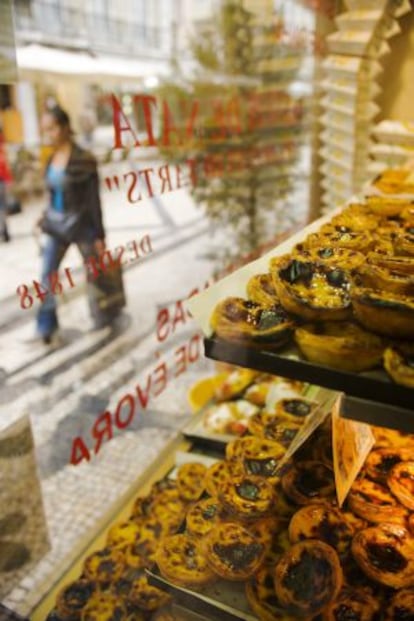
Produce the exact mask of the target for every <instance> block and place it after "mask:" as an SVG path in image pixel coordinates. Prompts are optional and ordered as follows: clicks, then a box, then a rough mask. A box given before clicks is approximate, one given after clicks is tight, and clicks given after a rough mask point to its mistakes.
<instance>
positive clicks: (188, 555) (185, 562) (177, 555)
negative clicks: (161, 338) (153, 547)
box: [156, 534, 215, 587]
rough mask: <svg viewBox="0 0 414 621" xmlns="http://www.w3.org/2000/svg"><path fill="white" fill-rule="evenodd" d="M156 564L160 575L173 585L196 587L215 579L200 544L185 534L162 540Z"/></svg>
mask: <svg viewBox="0 0 414 621" xmlns="http://www.w3.org/2000/svg"><path fill="white" fill-rule="evenodd" d="M156 562H157V565H158V567H159V570H160V572H161V575H163V576H164V577H165V578H166V579H167V580H169V581H170V582H172V583H173V584H178V585H180V586H184V587H187V586H188V587H197V586H203V585H205V584H209V583H211V582H212V581H214V579H215V574H214V573H213V572H212V570H211V569H210V567H209V564H208V563H207V558H206V555H205V553H204V552H203V550H202V548H201V544H200V542H199V541H197V540H196V539H193V538H192V537H190V536H189V535H186V534H178V535H171V536H169V537H165V538H164V539H162V540H161V542H160V546H159V548H158V551H157V555H156Z"/></svg>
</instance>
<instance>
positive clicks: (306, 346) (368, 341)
mask: <svg viewBox="0 0 414 621" xmlns="http://www.w3.org/2000/svg"><path fill="white" fill-rule="evenodd" d="M295 341H296V343H297V345H298V346H299V349H300V350H301V352H302V354H303V355H304V356H305V358H306V359H307V360H310V361H311V362H316V363H317V364H322V365H326V366H329V367H333V368H335V369H341V370H343V371H355V372H359V371H366V370H368V369H372V368H373V367H376V366H378V365H380V364H381V362H382V354H383V351H384V347H385V345H384V341H383V339H381V338H380V337H379V336H376V335H375V334H372V333H370V332H367V331H366V330H363V329H362V328H361V327H360V326H358V325H357V324H356V323H353V322H351V321H341V322H339V321H325V322H322V323H312V324H305V325H304V326H301V327H300V328H297V329H296V330H295Z"/></svg>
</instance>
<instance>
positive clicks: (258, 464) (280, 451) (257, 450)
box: [226, 436, 286, 483]
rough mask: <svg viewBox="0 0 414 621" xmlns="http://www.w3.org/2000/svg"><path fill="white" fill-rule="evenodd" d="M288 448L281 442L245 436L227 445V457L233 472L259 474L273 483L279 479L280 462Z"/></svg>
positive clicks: (247, 474)
mask: <svg viewBox="0 0 414 621" xmlns="http://www.w3.org/2000/svg"><path fill="white" fill-rule="evenodd" d="M285 452H286V449H285V447H284V446H282V444H280V443H279V442H274V441H272V440H267V439H266V438H258V437H254V436H244V437H243V438H238V439H237V440H234V441H233V442H230V443H229V444H228V445H227V446H226V458H227V460H228V461H227V463H228V467H229V469H230V470H231V472H232V474H234V473H235V474H240V476H242V475H246V476H258V477H263V478H264V479H267V480H268V481H270V482H272V483H276V482H277V481H278V480H279V462H280V460H281V459H282V457H283V456H284V454H285Z"/></svg>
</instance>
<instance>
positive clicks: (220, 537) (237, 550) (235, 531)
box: [203, 522, 266, 581]
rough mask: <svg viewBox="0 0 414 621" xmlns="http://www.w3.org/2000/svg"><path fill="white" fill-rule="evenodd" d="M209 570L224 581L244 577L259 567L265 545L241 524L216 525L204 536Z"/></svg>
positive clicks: (243, 578)
mask: <svg viewBox="0 0 414 621" xmlns="http://www.w3.org/2000/svg"><path fill="white" fill-rule="evenodd" d="M203 546H204V549H205V551H206V557H207V559H208V562H209V565H210V567H211V569H212V570H213V571H214V572H215V573H216V574H217V575H218V576H220V577H221V578H225V579H226V580H235V581H239V580H246V578H249V576H251V575H252V574H254V572H255V571H257V569H258V568H259V566H260V564H261V563H262V561H263V558H264V555H265V552H266V547H265V546H264V545H263V543H261V542H260V541H259V539H257V538H256V537H255V536H254V535H253V534H252V533H251V532H250V531H248V530H247V529H246V528H245V527H244V526H242V525H241V524H237V523H235V522H226V523H222V524H219V525H218V526H216V528H214V529H213V530H211V531H210V533H209V534H208V535H207V536H206V537H205V538H204V540H203Z"/></svg>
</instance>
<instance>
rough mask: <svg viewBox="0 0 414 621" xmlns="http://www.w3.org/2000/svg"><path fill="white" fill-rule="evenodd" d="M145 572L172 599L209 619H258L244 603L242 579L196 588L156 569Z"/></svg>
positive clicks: (216, 620) (149, 580)
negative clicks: (176, 581) (182, 585)
mask: <svg viewBox="0 0 414 621" xmlns="http://www.w3.org/2000/svg"><path fill="white" fill-rule="evenodd" d="M145 571H146V573H147V577H148V582H149V583H150V584H152V585H154V586H157V587H159V588H160V589H163V590H164V591H168V593H171V595H172V596H173V597H174V601H175V602H177V603H178V604H180V605H182V606H183V607H184V608H189V609H190V610H197V612H200V613H201V614H203V615H206V616H207V617H208V619H210V620H211V621H257V617H256V616H255V615H254V614H253V612H252V611H251V609H250V607H249V604H248V603H247V598H246V595H245V590H244V584H245V583H244V582H243V583H241V582H230V581H229V580H219V581H218V582H216V583H214V584H212V585H208V586H205V587H202V588H200V589H197V591H195V590H190V589H186V588H184V587H179V586H177V585H175V584H172V583H171V582H170V581H169V580H166V579H165V578H163V577H162V576H161V574H160V573H159V571H158V568H156V569H153V570H148V569H147V570H145Z"/></svg>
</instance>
